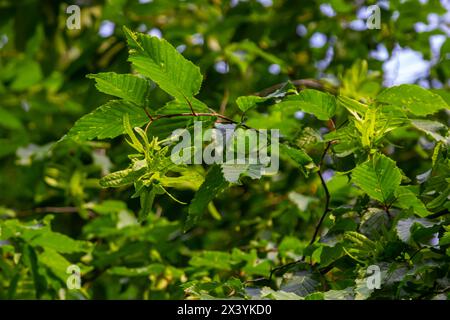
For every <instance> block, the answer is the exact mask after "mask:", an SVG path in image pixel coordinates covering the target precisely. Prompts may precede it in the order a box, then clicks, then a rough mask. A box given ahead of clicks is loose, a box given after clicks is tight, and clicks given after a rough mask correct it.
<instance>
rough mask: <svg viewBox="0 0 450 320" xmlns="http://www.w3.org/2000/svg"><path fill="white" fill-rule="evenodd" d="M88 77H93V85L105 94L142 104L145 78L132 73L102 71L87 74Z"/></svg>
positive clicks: (145, 86)
mask: <svg viewBox="0 0 450 320" xmlns="http://www.w3.org/2000/svg"><path fill="white" fill-rule="evenodd" d="M87 77H88V78H90V79H95V82H96V84H95V87H96V88H97V89H98V90H99V91H101V92H103V93H106V94H110V95H112V96H115V97H119V98H122V99H125V100H127V101H130V102H134V103H135V104H137V105H143V104H144V100H145V95H146V94H147V91H148V82H147V80H145V79H143V78H140V77H138V76H135V75H132V74H117V73H115V72H104V73H97V74H89V75H88V76H87Z"/></svg>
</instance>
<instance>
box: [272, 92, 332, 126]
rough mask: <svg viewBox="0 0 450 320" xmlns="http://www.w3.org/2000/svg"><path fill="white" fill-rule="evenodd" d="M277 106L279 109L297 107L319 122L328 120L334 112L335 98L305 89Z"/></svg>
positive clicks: (324, 93)
mask: <svg viewBox="0 0 450 320" xmlns="http://www.w3.org/2000/svg"><path fill="white" fill-rule="evenodd" d="M277 105H278V106H279V107H280V108H281V109H283V107H286V108H289V107H297V108H298V109H299V110H302V111H305V112H308V113H312V114H313V115H315V116H316V117H317V119H319V120H329V119H330V118H331V117H332V116H333V115H334V113H335V112H336V98H335V97H334V96H332V95H331V94H329V93H326V92H322V91H318V90H314V89H305V90H302V91H301V92H300V93H299V94H298V95H290V96H287V97H286V98H285V99H283V101H281V102H280V103H278V104H277Z"/></svg>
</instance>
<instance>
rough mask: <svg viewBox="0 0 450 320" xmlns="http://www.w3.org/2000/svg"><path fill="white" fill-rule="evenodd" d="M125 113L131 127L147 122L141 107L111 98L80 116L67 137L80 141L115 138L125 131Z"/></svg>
mask: <svg viewBox="0 0 450 320" xmlns="http://www.w3.org/2000/svg"><path fill="white" fill-rule="evenodd" d="M125 114H128V115H129V120H130V125H131V126H132V127H140V126H142V125H144V124H145V123H147V122H148V117H147V115H146V114H145V112H144V110H143V109H142V108H141V107H138V106H135V105H132V104H130V103H127V102H125V101H118V100H113V101H110V102H108V103H106V104H104V105H103V106H101V107H99V108H97V109H95V110H94V111H92V112H91V113H88V114H87V115H85V116H83V117H82V118H80V119H79V120H78V121H77V122H76V123H75V125H74V126H73V127H72V129H70V131H69V132H68V133H67V137H69V138H73V139H75V140H80V141H83V140H92V139H95V138H97V139H107V138H115V137H117V136H119V135H121V134H123V133H124V132H125V131H124V127H123V116H124V115H125Z"/></svg>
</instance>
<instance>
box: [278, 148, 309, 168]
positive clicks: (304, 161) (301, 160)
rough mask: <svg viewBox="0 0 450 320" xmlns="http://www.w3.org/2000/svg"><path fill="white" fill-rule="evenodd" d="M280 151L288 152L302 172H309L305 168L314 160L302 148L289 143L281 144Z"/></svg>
mask: <svg viewBox="0 0 450 320" xmlns="http://www.w3.org/2000/svg"><path fill="white" fill-rule="evenodd" d="M280 152H281V153H282V154H286V155H287V156H289V158H291V159H292V160H293V161H294V163H295V164H296V165H297V167H298V168H299V169H300V170H301V171H302V173H303V174H304V175H305V176H307V172H306V170H305V166H306V165H308V164H310V163H311V162H313V160H312V159H311V157H310V156H309V155H308V154H307V153H306V152H305V151H303V150H302V149H298V148H293V147H291V146H288V145H287V144H284V143H281V144H280Z"/></svg>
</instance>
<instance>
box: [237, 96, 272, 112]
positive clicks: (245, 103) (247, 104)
mask: <svg viewBox="0 0 450 320" xmlns="http://www.w3.org/2000/svg"><path fill="white" fill-rule="evenodd" d="M267 99H268V98H267V97H258V96H243V97H239V98H237V99H236V104H237V105H238V107H239V109H241V110H242V111H243V112H246V111H248V110H249V109H251V108H253V107H256V105H257V104H258V103H261V102H264V101H266V100H267Z"/></svg>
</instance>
